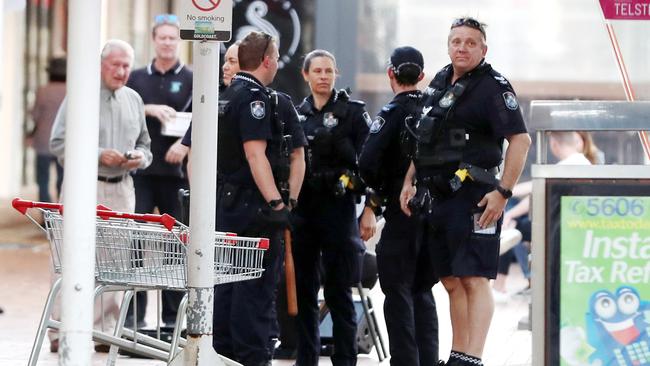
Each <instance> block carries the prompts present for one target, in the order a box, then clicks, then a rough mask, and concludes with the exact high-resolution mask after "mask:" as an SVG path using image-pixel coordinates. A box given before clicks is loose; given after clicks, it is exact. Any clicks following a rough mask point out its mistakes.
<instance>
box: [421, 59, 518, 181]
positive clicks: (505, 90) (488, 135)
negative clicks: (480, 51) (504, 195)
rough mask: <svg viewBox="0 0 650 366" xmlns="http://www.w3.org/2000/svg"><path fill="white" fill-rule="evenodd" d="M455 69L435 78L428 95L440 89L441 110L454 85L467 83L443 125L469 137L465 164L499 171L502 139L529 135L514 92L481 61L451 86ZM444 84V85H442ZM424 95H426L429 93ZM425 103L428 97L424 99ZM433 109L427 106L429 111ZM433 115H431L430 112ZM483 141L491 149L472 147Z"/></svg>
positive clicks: (464, 159) (465, 152)
mask: <svg viewBox="0 0 650 366" xmlns="http://www.w3.org/2000/svg"><path fill="white" fill-rule="evenodd" d="M452 75H453V69H452V66H451V65H447V66H446V67H444V68H443V69H442V70H441V71H439V72H438V74H436V76H435V77H434V79H433V80H432V81H431V83H430V84H429V88H427V91H426V92H430V91H431V90H433V89H441V86H442V89H443V90H442V92H441V93H440V98H439V99H437V100H434V101H433V102H434V103H438V106H441V107H442V106H444V105H445V103H448V101H445V96H446V95H448V92H450V91H451V90H452V88H453V87H454V85H457V84H458V83H461V82H466V83H467V84H466V90H465V91H464V92H463V93H462V95H461V96H460V97H458V100H456V101H455V102H454V103H453V106H452V107H451V108H450V110H449V111H448V112H447V113H446V116H445V118H444V122H443V123H444V124H446V125H447V126H450V127H451V128H464V129H465V131H466V133H467V134H468V135H469V146H470V147H471V148H465V150H464V154H463V161H464V162H466V163H470V164H474V165H477V166H480V167H482V168H485V169H490V168H493V167H496V166H498V165H499V164H500V162H501V158H502V156H501V154H502V153H501V144H502V143H503V138H504V137H507V136H511V135H515V134H519V133H526V132H527V130H526V125H525V123H524V120H523V116H522V112H521V108H520V106H519V102H518V101H517V97H516V95H515V92H514V90H513V88H512V86H511V85H510V83H509V82H508V80H506V78H505V77H503V76H501V74H499V73H498V72H496V71H495V70H493V69H492V67H491V66H490V64H488V63H486V62H485V61H482V62H481V63H480V64H479V66H477V67H476V68H475V69H474V70H472V71H470V72H468V73H466V74H465V75H463V76H462V77H461V78H459V79H458V80H456V83H455V84H454V85H452V84H451V77H452ZM441 81H442V85H441ZM426 92H425V93H426ZM424 98H425V100H427V96H426V95H425V97H424ZM430 107H432V106H431V105H428V106H426V105H425V110H427V108H430ZM429 113H430V114H431V112H429ZM472 138H474V141H476V140H477V139H480V138H485V139H486V140H488V144H490V147H492V146H498V147H497V148H496V149H489V148H485V147H482V146H479V145H478V144H474V143H472Z"/></svg>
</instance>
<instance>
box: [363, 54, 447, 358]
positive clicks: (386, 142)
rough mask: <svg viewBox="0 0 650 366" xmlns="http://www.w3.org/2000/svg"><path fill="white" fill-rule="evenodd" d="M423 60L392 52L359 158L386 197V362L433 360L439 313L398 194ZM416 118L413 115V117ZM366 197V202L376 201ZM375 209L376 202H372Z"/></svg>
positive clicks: (380, 265) (380, 260)
mask: <svg viewBox="0 0 650 366" xmlns="http://www.w3.org/2000/svg"><path fill="white" fill-rule="evenodd" d="M423 68H424V59H423V57H422V54H421V53H420V51H418V50H416V49H415V48H413V47H399V48H397V49H395V50H394V51H393V54H392V55H391V57H390V65H389V66H388V70H387V73H388V79H389V81H390V86H391V89H392V90H393V92H394V93H395V97H394V98H393V100H392V101H391V102H390V103H388V104H387V105H386V106H385V107H384V108H382V110H381V111H380V112H379V115H378V116H377V117H376V118H375V121H374V122H373V124H372V125H371V127H370V134H369V135H368V139H367V140H366V143H365V145H364V147H363V151H362V153H361V157H360V159H359V169H360V171H361V175H362V178H363V179H364V181H365V182H366V184H368V186H370V187H372V189H374V190H375V192H377V193H378V195H379V196H380V197H381V198H383V199H385V200H386V203H385V204H386V210H385V211H384V218H385V219H386V226H384V229H383V231H382V233H381V239H380V240H379V243H378V244H377V269H378V271H379V283H380V284H381V289H382V290H383V292H384V294H385V295H386V299H385V300H384V318H385V319H386V327H387V328H388V337H389V338H390V354H391V359H390V363H391V365H395V366H397V365H413V366H418V365H422V366H424V365H428V366H432V365H434V364H435V363H436V362H438V315H437V314H436V305H435V301H434V299H433V293H432V291H431V287H432V286H433V284H434V283H435V281H436V279H435V275H434V274H433V270H432V268H431V264H430V263H429V255H428V252H427V250H426V249H427V248H426V246H425V245H422V243H421V242H420V241H418V242H416V232H417V230H416V220H415V219H414V218H410V217H408V216H406V215H404V213H402V211H401V210H400V207H399V195H400V191H401V189H402V182H403V180H404V175H405V174H406V171H407V170H408V167H409V164H410V159H411V152H410V151H408V150H407V149H405V148H404V146H405V141H404V140H405V139H406V137H408V136H409V132H408V130H407V129H406V126H405V123H409V122H410V121H411V120H412V119H413V117H414V116H417V117H419V114H418V109H419V108H421V107H420V97H421V93H420V91H419V90H418V89H417V83H418V82H419V81H420V80H422V78H423V77H424V73H423V72H422V69H423ZM417 117H416V118H417ZM378 204H379V202H378V201H377V200H374V201H373V200H372V199H371V200H367V201H366V206H373V205H378ZM375 208H377V207H375Z"/></svg>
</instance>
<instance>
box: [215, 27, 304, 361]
mask: <svg viewBox="0 0 650 366" xmlns="http://www.w3.org/2000/svg"><path fill="white" fill-rule="evenodd" d="M238 55H239V65H240V69H241V72H240V73H237V74H236V75H235V76H234V77H233V80H232V83H231V84H230V86H229V87H228V88H227V89H226V90H225V92H224V93H223V95H222V100H221V101H220V107H219V108H220V112H219V113H220V115H221V116H222V117H221V119H220V121H219V131H218V145H217V148H218V162H217V166H218V174H219V177H218V189H217V230H221V231H232V232H236V233H238V234H240V235H244V236H260V237H267V238H269V239H270V240H271V245H270V248H269V250H268V251H267V252H266V253H265V255H264V269H265V271H264V274H263V275H262V277H261V278H259V279H256V280H251V281H244V282H237V283H231V284H226V285H221V286H217V287H215V302H214V347H215V350H216V351H217V352H218V353H220V354H222V355H225V356H228V357H231V358H234V359H235V360H237V361H238V362H240V363H242V364H243V365H246V366H257V365H270V364H271V356H270V353H269V350H268V347H267V345H268V339H269V334H270V327H271V322H272V320H273V317H272V314H271V306H272V303H273V297H274V290H275V287H276V284H277V273H278V270H279V266H280V264H281V260H282V256H281V253H282V250H281V242H280V237H281V234H282V229H284V228H285V227H286V226H287V224H288V214H289V209H288V204H289V201H291V202H296V200H297V198H298V194H299V191H300V183H301V182H302V177H303V176H304V164H305V163H304V149H303V147H302V146H304V145H305V144H306V141H305V140H304V136H303V135H302V134H301V129H300V125H299V123H298V117H297V114H295V113H294V118H293V119H289V120H287V121H282V120H280V118H277V115H278V113H276V112H277V108H278V104H279V103H280V102H279V99H280V98H282V96H280V95H278V94H277V93H275V92H274V91H272V90H270V89H267V88H266V85H268V84H270V83H271V82H272V81H273V78H274V77H275V74H276V72H277V69H278V58H279V54H278V48H277V42H276V41H275V40H274V39H273V38H272V37H271V36H270V35H268V34H266V33H261V32H251V33H250V34H248V35H247V36H246V37H245V38H244V39H243V40H242V42H241V44H240V46H239V52H238ZM286 102H287V101H286V100H285V101H284V102H282V103H283V104H284V103H286ZM285 135H291V138H284V136H285ZM291 144H293V146H290V145H291ZM283 191H284V192H283ZM281 193H285V194H286V198H285V199H283V198H282V195H281Z"/></svg>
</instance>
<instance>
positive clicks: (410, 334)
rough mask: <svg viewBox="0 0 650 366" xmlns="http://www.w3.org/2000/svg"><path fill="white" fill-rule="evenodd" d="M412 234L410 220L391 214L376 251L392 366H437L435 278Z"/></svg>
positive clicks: (423, 247)
mask: <svg viewBox="0 0 650 366" xmlns="http://www.w3.org/2000/svg"><path fill="white" fill-rule="evenodd" d="M416 232H417V228H416V226H415V222H414V220H412V219H409V218H407V217H406V216H404V215H403V214H401V213H398V212H395V214H394V215H393V217H391V218H387V222H386V226H384V229H383V231H382V236H381V239H380V240H379V243H378V245H377V269H378V272H379V283H380V285H381V289H382V291H383V293H384V295H386V298H385V300H384V318H385V320H386V328H387V330H388V338H389V340H390V342H389V343H390V354H391V358H390V364H391V365H394V366H401V365H412V366H418V365H420V366H426V365H435V364H436V363H437V362H438V315H437V312H436V303H435V300H434V298H433V293H432V286H433V285H434V284H435V282H436V278H435V274H434V270H433V268H432V265H431V263H430V258H429V253H428V250H427V247H426V245H422V243H421V241H418V240H417V238H416Z"/></svg>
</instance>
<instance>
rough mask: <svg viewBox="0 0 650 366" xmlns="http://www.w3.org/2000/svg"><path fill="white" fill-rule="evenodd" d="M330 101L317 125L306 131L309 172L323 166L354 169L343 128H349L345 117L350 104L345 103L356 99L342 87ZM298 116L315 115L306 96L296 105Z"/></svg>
mask: <svg viewBox="0 0 650 366" xmlns="http://www.w3.org/2000/svg"><path fill="white" fill-rule="evenodd" d="M334 98H335V101H334V105H333V107H332V108H331V110H330V111H328V112H324V113H323V117H322V121H320V124H319V126H318V127H317V128H316V129H315V130H314V131H312V132H311V133H309V132H308V131H305V133H306V134H307V139H308V140H309V145H308V146H307V151H306V153H307V173H308V174H313V173H316V172H320V171H323V170H337V171H339V170H342V169H351V170H356V169H357V157H356V151H355V149H354V144H353V142H352V141H351V140H350V138H349V137H348V134H347V132H348V131H349V129H350V128H352V127H353V126H352V124H351V123H350V121H349V119H350V118H351V117H352V108H351V107H350V105H349V103H360V102H356V101H353V100H350V97H349V95H348V93H347V92H346V91H345V90H339V91H338V92H336V94H335V96H334ZM298 113H299V114H300V119H301V121H302V122H303V123H304V122H305V121H306V120H307V119H308V118H310V117H312V116H314V115H315V113H314V111H313V106H312V105H311V103H309V102H308V101H307V100H305V101H303V103H302V104H301V105H300V106H299V108H298Z"/></svg>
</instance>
